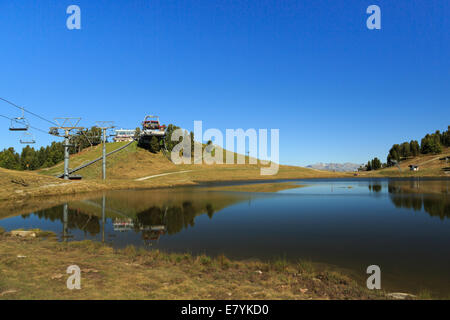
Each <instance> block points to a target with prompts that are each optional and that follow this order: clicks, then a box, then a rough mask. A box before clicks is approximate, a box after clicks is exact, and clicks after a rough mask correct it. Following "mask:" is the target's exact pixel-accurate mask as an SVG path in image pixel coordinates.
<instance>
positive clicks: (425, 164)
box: [359, 148, 450, 177]
mask: <svg viewBox="0 0 450 320" xmlns="http://www.w3.org/2000/svg"><path fill="white" fill-rule="evenodd" d="M448 156H450V148H444V149H443V151H442V153H440V154H427V155H419V156H417V157H415V158H411V159H407V160H404V161H401V162H400V168H401V169H402V171H401V172H400V171H399V170H398V168H397V167H396V166H394V167H389V168H385V169H380V170H376V171H369V172H362V173H360V174H359V175H360V176H368V177H369V176H370V177H371V176H381V177H448V176H450V174H449V173H450V162H449V163H447V162H446V161H445V160H439V159H442V158H444V157H448ZM409 165H418V166H419V171H410V170H409Z"/></svg>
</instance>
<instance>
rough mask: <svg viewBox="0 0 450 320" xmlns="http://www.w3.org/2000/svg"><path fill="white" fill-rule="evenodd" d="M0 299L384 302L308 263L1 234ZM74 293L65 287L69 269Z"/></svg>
mask: <svg viewBox="0 0 450 320" xmlns="http://www.w3.org/2000/svg"><path fill="white" fill-rule="evenodd" d="M0 252H2V254H0V270H1V271H2V272H1V273H0V299H89V300H91V299H227V300H231V299H386V295H385V294H384V292H379V291H377V292H374V291H369V290H367V289H365V288H364V287H363V284H358V283H356V282H355V281H354V280H352V279H351V278H349V277H348V276H345V275H342V274H340V273H337V272H333V271H330V270H318V269H316V268H315V265H313V264H312V263H309V262H302V261H299V262H298V263H292V262H287V261H285V260H278V261H272V262H260V261H230V260H229V259H227V258H226V257H224V256H223V255H222V256H218V257H217V258H212V257H208V256H191V255H190V254H175V253H173V254H167V253H162V252H159V251H156V250H153V251H147V250H139V249H136V248H135V247H127V248H126V249H124V250H114V249H113V248H111V247H108V246H104V245H102V244H101V243H95V242H90V241H83V242H70V243H58V242H56V241H52V240H42V239H40V238H36V239H17V238H15V237H11V236H6V235H5V234H3V235H1V234H0ZM74 264H75V265H77V266H79V267H80V269H81V289H80V290H69V289H67V287H66V281H67V278H68V276H69V275H68V274H66V269H67V267H68V266H70V265H74Z"/></svg>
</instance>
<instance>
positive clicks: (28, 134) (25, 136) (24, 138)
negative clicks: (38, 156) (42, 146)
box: [20, 131, 36, 144]
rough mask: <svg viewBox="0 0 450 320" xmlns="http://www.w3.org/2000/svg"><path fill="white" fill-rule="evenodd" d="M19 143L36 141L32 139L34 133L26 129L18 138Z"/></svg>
mask: <svg viewBox="0 0 450 320" xmlns="http://www.w3.org/2000/svg"><path fill="white" fill-rule="evenodd" d="M20 143H22V144H33V143H36V140H35V139H34V135H33V134H32V133H31V132H29V131H26V132H24V133H23V135H22V138H21V139H20Z"/></svg>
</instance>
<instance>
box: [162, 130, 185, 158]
mask: <svg viewBox="0 0 450 320" xmlns="http://www.w3.org/2000/svg"><path fill="white" fill-rule="evenodd" d="M177 129H180V127H177V126H176V125H173V124H169V125H168V126H167V130H166V136H165V138H164V139H165V144H166V148H167V150H168V151H169V152H171V151H172V149H173V147H175V146H176V145H177V144H178V143H179V141H172V133H173V132H174V131H175V130H177ZM179 140H181V138H180V139H179Z"/></svg>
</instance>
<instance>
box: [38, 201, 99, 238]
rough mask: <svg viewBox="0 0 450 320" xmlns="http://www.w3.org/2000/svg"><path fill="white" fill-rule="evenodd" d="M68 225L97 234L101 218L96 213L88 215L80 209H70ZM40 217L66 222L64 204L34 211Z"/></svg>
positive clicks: (92, 234) (70, 227) (71, 227)
mask: <svg viewBox="0 0 450 320" xmlns="http://www.w3.org/2000/svg"><path fill="white" fill-rule="evenodd" d="M68 213H69V214H68V221H67V226H68V228H69V229H79V230H83V231H85V232H88V233H89V234H90V235H91V236H95V235H96V234H98V233H99V232H100V219H99V218H98V217H97V216H94V215H88V214H85V213H83V212H81V211H80V210H78V209H75V210H73V209H69V210H68ZM34 214H35V215H37V216H38V217H39V219H46V220H50V221H52V222H55V221H60V222H61V223H64V217H63V206H57V207H53V208H50V209H45V210H41V211H36V212H35V213H34Z"/></svg>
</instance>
